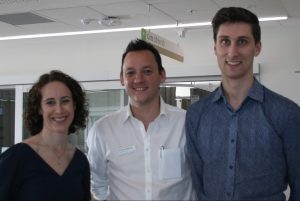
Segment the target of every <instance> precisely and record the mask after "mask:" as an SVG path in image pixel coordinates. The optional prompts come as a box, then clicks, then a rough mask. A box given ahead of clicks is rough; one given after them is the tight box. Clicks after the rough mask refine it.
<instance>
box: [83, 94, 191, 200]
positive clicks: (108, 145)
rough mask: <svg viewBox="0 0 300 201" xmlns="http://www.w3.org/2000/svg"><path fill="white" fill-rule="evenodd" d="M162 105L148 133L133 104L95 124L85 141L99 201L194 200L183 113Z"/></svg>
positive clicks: (95, 195) (94, 189)
mask: <svg viewBox="0 0 300 201" xmlns="http://www.w3.org/2000/svg"><path fill="white" fill-rule="evenodd" d="M160 105H161V106H160V114H159V116H158V117H157V118H156V119H155V120H154V121H153V122H151V123H150V124H149V126H148V129H147V130H145V128H144V125H143V123H142V122H141V121H139V120H138V119H136V118H135V117H133V116H132V113H131V110H130V107H129V106H126V107H124V108H122V109H120V110H119V111H117V112H114V113H112V114H109V115H107V116H105V117H103V118H101V119H99V120H98V121H96V122H95V124H94V125H93V127H92V129H91V130H90V132H89V135H88V140H87V143H88V148H89V151H88V159H89V161H90V167H91V177H92V180H91V190H92V193H93V196H94V197H95V198H96V199H99V200H106V199H107V200H191V196H192V182H191V176H190V169H189V166H188V162H187V160H186V156H185V143H186V138H185V129H184V122H185V111H184V110H182V109H179V108H177V107H174V106H171V105H168V104H166V103H165V102H164V101H163V100H162V99H161V104H160Z"/></svg>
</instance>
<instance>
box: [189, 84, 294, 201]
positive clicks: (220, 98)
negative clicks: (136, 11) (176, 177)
mask: <svg viewBox="0 0 300 201" xmlns="http://www.w3.org/2000/svg"><path fill="white" fill-rule="evenodd" d="M186 131H187V147H188V152H189V157H190V160H191V166H192V176H193V182H194V185H195V190H196V193H197V196H198V199H199V200H285V195H284V191H285V190H286V188H287V185H289V186H290V188H291V194H290V199H291V200H300V108H299V106H298V105H297V104H296V103H294V102H292V101H291V100H289V99H287V98H285V97H283V96H281V95H278V94H276V93H274V92H272V91H271V90H269V89H267V88H265V87H264V86H263V85H261V84H260V83H259V82H258V81H257V80H256V79H255V81H254V84H253V86H252V87H251V89H250V91H249V93H248V96H247V97H246V99H245V100H244V101H243V103H242V105H241V106H240V108H239V109H237V110H234V109H233V108H232V107H231V106H230V105H229V103H228V102H227V100H226V98H225V96H224V94H223V90H222V86H221V87H219V88H217V89H216V90H215V91H214V92H212V93H211V94H209V95H208V96H206V97H205V98H203V99H200V100H199V101H198V102H196V103H194V104H193V105H192V106H191V107H190V108H189V110H188V112H187V116H186Z"/></svg>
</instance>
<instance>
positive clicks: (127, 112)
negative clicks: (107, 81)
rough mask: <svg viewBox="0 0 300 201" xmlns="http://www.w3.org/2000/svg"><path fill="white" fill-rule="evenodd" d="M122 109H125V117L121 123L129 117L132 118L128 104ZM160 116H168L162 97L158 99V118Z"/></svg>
mask: <svg viewBox="0 0 300 201" xmlns="http://www.w3.org/2000/svg"><path fill="white" fill-rule="evenodd" d="M124 109H125V115H124V118H123V123H124V122H125V121H127V120H128V119H129V118H130V117H131V118H132V117H133V114H132V111H131V109H130V104H128V105H126V106H125V108H124ZM160 116H165V117H167V116H168V111H167V106H166V103H165V101H164V100H163V98H162V97H160V113H159V115H158V117H160Z"/></svg>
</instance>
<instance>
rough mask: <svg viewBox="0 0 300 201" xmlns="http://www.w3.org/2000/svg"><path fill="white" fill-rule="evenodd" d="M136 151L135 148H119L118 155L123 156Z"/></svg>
mask: <svg viewBox="0 0 300 201" xmlns="http://www.w3.org/2000/svg"><path fill="white" fill-rule="evenodd" d="M135 150H136V148H135V146H133V145H132V146H128V147H124V148H121V149H120V150H119V155H120V156H122V155H125V154H130V153H132V152H134V151H135Z"/></svg>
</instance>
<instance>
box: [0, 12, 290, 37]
mask: <svg viewBox="0 0 300 201" xmlns="http://www.w3.org/2000/svg"><path fill="white" fill-rule="evenodd" d="M287 19H288V17H287V16H280V17H265V18H259V21H274V20H275V21H278V20H287ZM209 25H211V22H195V23H186V24H183V23H179V24H165V25H155V26H144V27H126V28H117V29H101V30H91V31H74V32H61V33H48V34H32V35H19V36H6V37H0V41H3V40H17V39H29V38H46V37H55V36H74V35H85V34H97V33H112V32H124V31H138V30H141V29H142V28H144V29H150V30H153V29H170V28H186V27H199V26H209Z"/></svg>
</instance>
